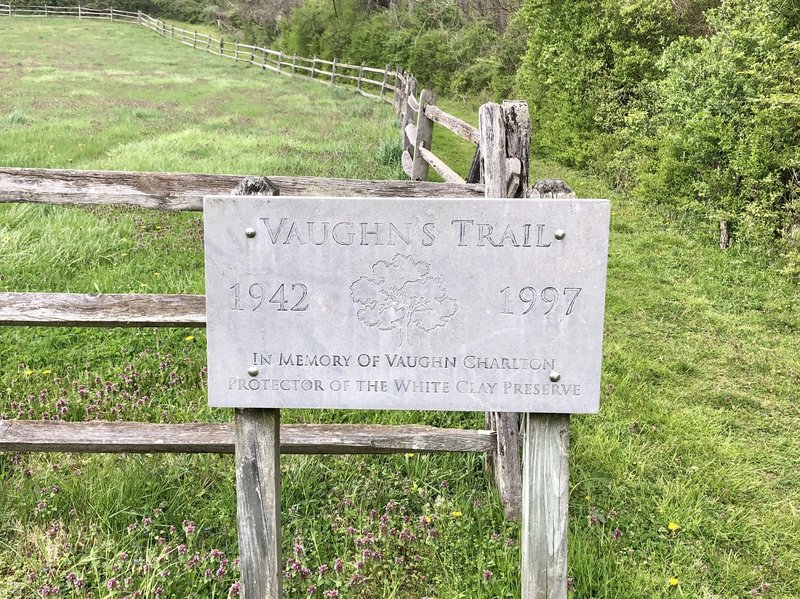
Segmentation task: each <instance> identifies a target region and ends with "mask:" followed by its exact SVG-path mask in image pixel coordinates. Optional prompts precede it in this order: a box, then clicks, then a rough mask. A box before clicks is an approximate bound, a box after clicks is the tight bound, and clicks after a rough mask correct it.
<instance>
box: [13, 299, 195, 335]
mask: <svg viewBox="0 0 800 599" xmlns="http://www.w3.org/2000/svg"><path fill="white" fill-rule="evenodd" d="M205 322H206V300H205V297H204V296H202V295H145V294H79V293H0V325H36V326H73V327H82V326H102V327H176V326H182V327H184V326H185V327H203V326H205Z"/></svg>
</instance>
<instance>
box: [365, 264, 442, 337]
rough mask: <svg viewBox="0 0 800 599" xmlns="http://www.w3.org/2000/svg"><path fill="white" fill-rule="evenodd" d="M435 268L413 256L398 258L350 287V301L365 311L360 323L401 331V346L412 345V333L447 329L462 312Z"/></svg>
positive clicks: (382, 265)
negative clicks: (434, 273) (432, 270)
mask: <svg viewBox="0 0 800 599" xmlns="http://www.w3.org/2000/svg"><path fill="white" fill-rule="evenodd" d="M430 269H431V265H430V264H429V263H427V262H423V261H421V260H414V259H413V258H412V257H411V256H408V255H404V254H396V255H395V257H394V258H392V259H391V260H390V261H387V260H379V261H378V262H376V263H375V264H373V266H372V274H371V275H365V276H363V277H360V278H359V279H357V280H356V281H354V282H353V284H352V285H350V297H351V298H352V300H353V301H354V302H355V303H357V304H360V305H361V306H362V307H361V308H360V309H359V310H358V319H359V320H360V321H361V322H363V323H364V324H365V325H367V326H370V327H375V328H377V329H378V330H379V331H400V344H401V345H402V344H403V343H408V344H409V345H411V331H412V330H418V331H421V332H425V333H430V332H431V331H433V330H434V329H436V328H437V327H443V326H445V325H446V324H447V323H448V322H449V321H450V319H451V318H452V317H453V316H454V315H455V313H456V312H457V311H458V302H457V301H456V300H455V298H452V297H450V296H449V295H448V293H447V289H446V288H445V286H444V285H443V284H442V281H441V279H440V278H439V277H437V276H434V275H432V274H431V272H430Z"/></svg>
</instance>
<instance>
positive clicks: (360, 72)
mask: <svg viewBox="0 0 800 599" xmlns="http://www.w3.org/2000/svg"><path fill="white" fill-rule="evenodd" d="M363 78H364V63H363V62H362V63H361V67H360V68H359V69H358V87H357V89H358V91H361V80H362V79H363Z"/></svg>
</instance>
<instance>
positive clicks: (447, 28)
mask: <svg viewBox="0 0 800 599" xmlns="http://www.w3.org/2000/svg"><path fill="white" fill-rule="evenodd" d="M440 9H441V10H439V11H438V12H437V13H436V15H435V18H433V17H432V15H431V14H428V13H426V12H422V9H420V10H419V11H415V12H414V13H413V14H412V15H410V16H409V15H408V14H407V12H406V11H400V10H385V9H375V10H370V9H369V8H368V6H367V5H366V4H365V2H364V0H338V1H337V2H336V5H335V8H334V5H333V3H332V2H329V1H328V0H309V1H307V2H305V3H304V4H303V5H302V6H300V7H298V8H296V9H295V10H294V11H292V13H291V15H290V16H289V18H288V19H287V20H286V21H285V22H284V23H283V24H282V27H281V34H280V36H279V38H278V39H277V41H276V44H277V45H278V47H279V48H280V49H282V50H284V51H286V52H291V53H297V54H299V55H303V56H314V55H316V56H320V57H322V58H327V59H331V58H333V57H336V58H337V59H339V60H341V61H345V62H349V63H354V64H361V63H363V64H367V65H373V66H384V65H386V64H392V65H400V66H402V67H403V68H405V69H406V70H409V71H411V72H413V73H414V75H415V76H416V77H417V80H418V81H419V82H420V84H421V85H423V86H426V87H431V88H433V89H435V90H436V91H437V92H439V93H459V94H476V93H480V92H482V91H490V90H492V89H493V83H494V79H495V78H496V77H497V75H498V73H499V72H500V70H501V69H500V64H499V61H498V60H497V58H496V57H495V54H496V52H497V51H498V50H499V48H500V45H501V44H500V41H501V38H500V35H499V34H498V33H496V32H495V31H494V30H493V29H492V28H491V26H490V24H489V23H488V22H486V21H482V20H468V19H466V18H465V17H464V16H463V15H462V14H461V13H459V11H458V9H457V5H456V4H446V5H444V8H441V7H440Z"/></svg>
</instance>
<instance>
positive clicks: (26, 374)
mask: <svg viewBox="0 0 800 599" xmlns="http://www.w3.org/2000/svg"><path fill="white" fill-rule="evenodd" d="M23 374H24V375H25V376H30V375H32V374H33V370H26V371H25V372H24V373H23Z"/></svg>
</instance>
